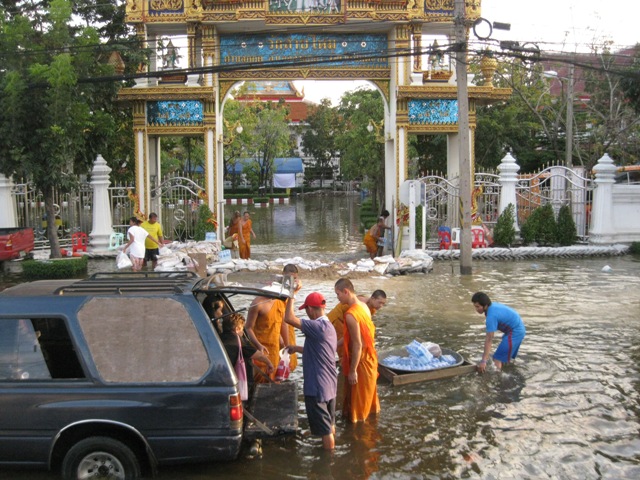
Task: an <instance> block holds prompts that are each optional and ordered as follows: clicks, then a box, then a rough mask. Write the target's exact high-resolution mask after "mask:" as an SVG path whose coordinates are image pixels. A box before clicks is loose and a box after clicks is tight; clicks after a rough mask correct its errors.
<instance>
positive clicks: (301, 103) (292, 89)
mask: <svg viewBox="0 0 640 480" xmlns="http://www.w3.org/2000/svg"><path fill="white" fill-rule="evenodd" d="M235 99H236V100H238V101H240V102H247V101H253V100H256V99H257V100H260V101H262V102H279V101H284V102H286V104H287V106H288V107H289V121H291V122H303V121H305V120H306V119H307V116H308V106H309V104H311V103H313V102H309V101H308V100H305V99H304V88H303V89H302V92H300V91H299V90H298V89H297V88H296V86H295V85H294V84H293V82H292V81H287V80H284V81H274V80H266V81H247V82H245V83H244V86H243V89H242V94H241V95H238V96H236V97H235Z"/></svg>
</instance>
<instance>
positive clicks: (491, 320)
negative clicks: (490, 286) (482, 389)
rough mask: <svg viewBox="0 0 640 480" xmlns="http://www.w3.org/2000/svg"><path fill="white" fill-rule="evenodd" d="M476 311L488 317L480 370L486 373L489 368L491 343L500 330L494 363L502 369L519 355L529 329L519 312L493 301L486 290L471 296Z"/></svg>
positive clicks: (498, 368)
mask: <svg viewBox="0 0 640 480" xmlns="http://www.w3.org/2000/svg"><path fill="white" fill-rule="evenodd" d="M471 303H473V306H474V308H475V309H476V312H478V313H479V314H483V313H484V315H485V317H486V325H487V336H486V337H485V340H484V352H483V354H482V360H480V363H478V366H477V367H478V371H479V372H480V373H484V371H485V370H486V368H487V361H488V360H489V357H490V356H491V345H492V343H493V335H494V334H495V333H496V331H497V330H500V331H501V332H502V333H503V335H502V341H501V342H500V345H498V348H497V349H496V351H495V353H494V354H493V363H494V364H495V366H496V370H498V371H500V370H501V369H502V365H503V364H505V363H509V362H510V361H511V360H515V358H516V356H517V355H518V349H519V348H520V344H521V343H522V340H523V339H524V336H525V335H526V333H527V331H526V329H525V328H524V323H522V319H521V318H520V315H519V314H518V312H516V311H515V310H514V309H513V308H511V307H507V306H506V305H503V304H501V303H498V302H491V299H490V298H489V295H487V294H486V293H484V292H476V293H474V294H473V296H472V297H471Z"/></svg>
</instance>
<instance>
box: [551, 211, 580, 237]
mask: <svg viewBox="0 0 640 480" xmlns="http://www.w3.org/2000/svg"><path fill="white" fill-rule="evenodd" d="M577 238H578V231H577V229H576V223H575V222H574V221H573V215H572V214H571V207H569V205H563V206H562V207H560V211H559V212H558V221H557V231H556V240H557V242H558V243H559V244H560V245H562V246H567V245H573V244H574V243H575V242H576V239H577Z"/></svg>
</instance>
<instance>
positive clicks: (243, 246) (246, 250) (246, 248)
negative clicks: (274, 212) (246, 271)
mask: <svg viewBox="0 0 640 480" xmlns="http://www.w3.org/2000/svg"><path fill="white" fill-rule="evenodd" d="M252 228H253V222H251V219H249V220H245V221H244V223H243V224H242V238H243V239H244V242H239V244H240V258H244V259H245V260H247V259H249V258H250V257H251V229H252Z"/></svg>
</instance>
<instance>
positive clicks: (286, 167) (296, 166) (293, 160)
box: [233, 157, 304, 174]
mask: <svg viewBox="0 0 640 480" xmlns="http://www.w3.org/2000/svg"><path fill="white" fill-rule="evenodd" d="M254 162H255V160H254V159H253V158H241V159H239V160H238V161H237V162H236V164H235V165H234V168H233V173H237V174H239V173H242V167H243V166H244V165H246V164H250V163H254ZM273 163H274V168H273V173H302V172H303V171H304V169H303V168H302V159H301V158H299V157H284V158H276V159H275V160H274V162H273Z"/></svg>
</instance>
